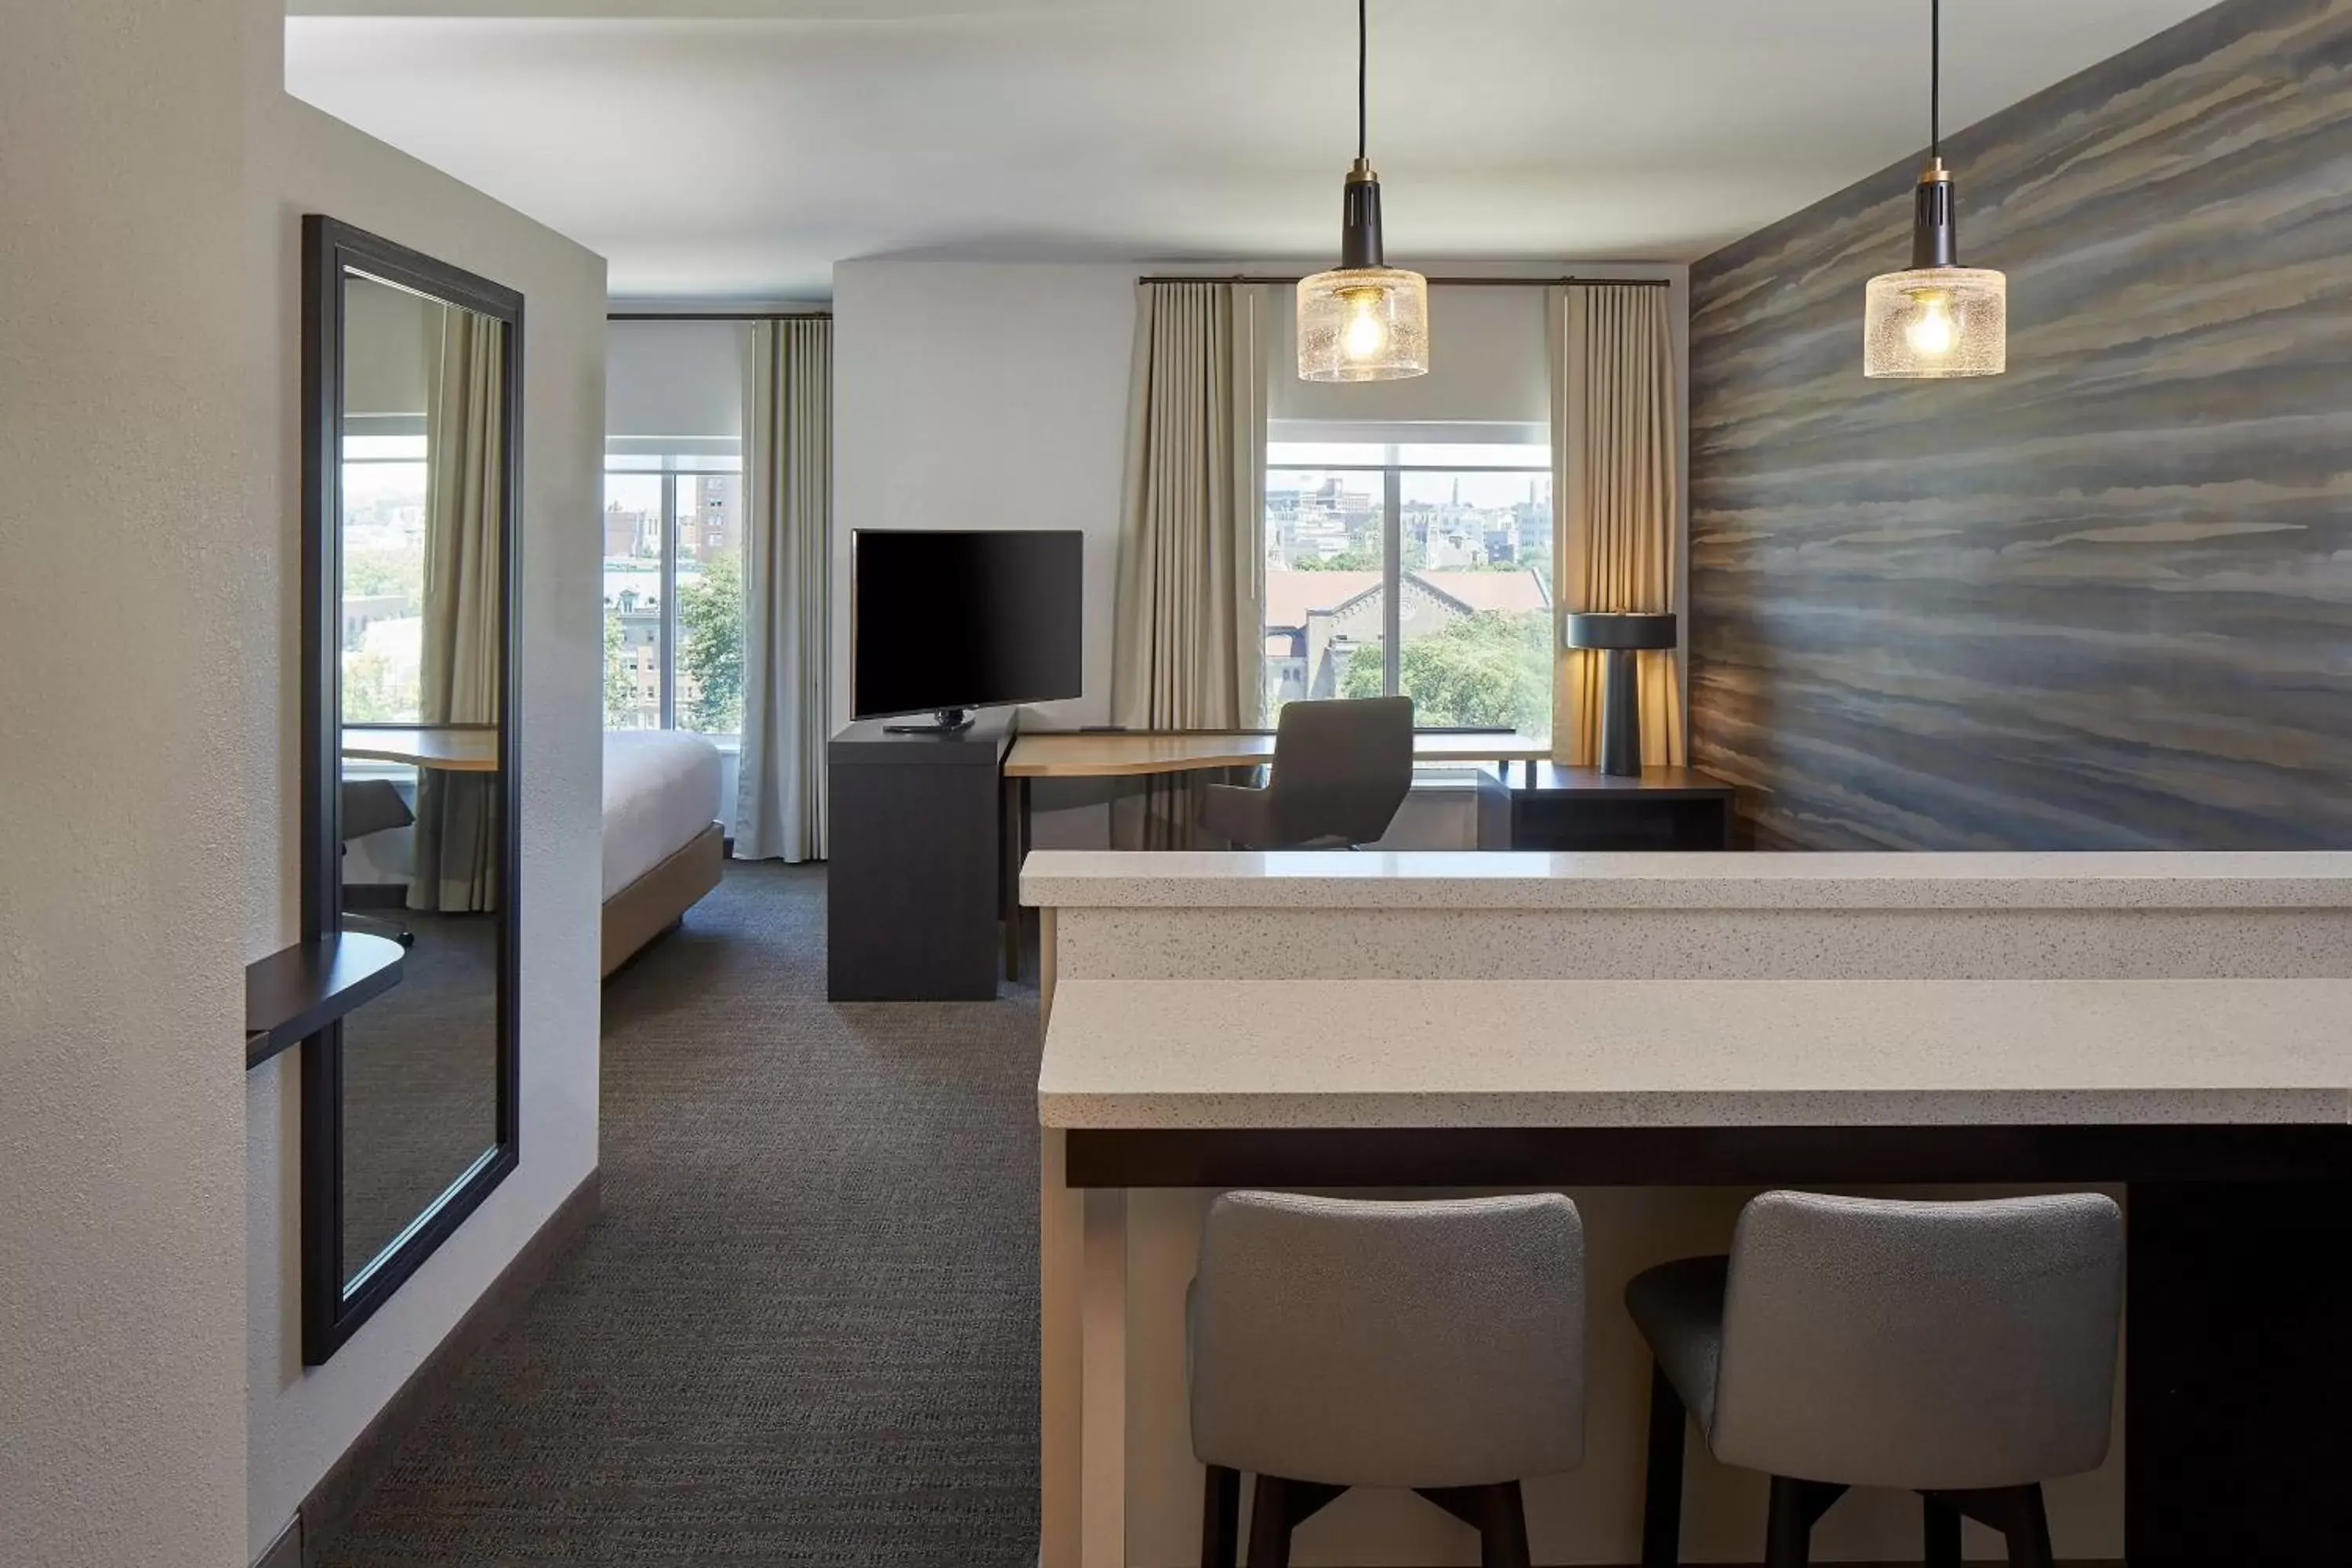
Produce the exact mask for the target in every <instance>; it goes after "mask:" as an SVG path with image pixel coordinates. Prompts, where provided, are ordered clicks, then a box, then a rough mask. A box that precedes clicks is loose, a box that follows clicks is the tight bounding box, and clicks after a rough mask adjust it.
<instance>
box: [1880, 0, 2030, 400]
mask: <svg viewBox="0 0 2352 1568" xmlns="http://www.w3.org/2000/svg"><path fill="white" fill-rule="evenodd" d="M1943 12H1944V7H1943V0H1928V8H1927V16H1928V22H1927V25H1928V28H1929V39H1930V41H1929V44H1928V51H1927V58H1928V88H1927V136H1928V149H1927V168H1926V169H1924V170H1922V171H1921V172H1920V174H1919V189H1918V194H1917V195H1916V197H1915V198H1914V201H1915V204H1916V205H1914V207H1913V210H1912V217H1911V267H1910V269H1909V270H1908V271H1904V272H1886V273H1881V274H1880V275H1879V276H1878V277H1875V278H1874V279H1871V280H1870V296H1869V301H1868V305H1867V307H1866V309H1865V310H1864V318H1863V331H1862V374H1864V375H1868V376H1901V377H1910V378H1914V379H1941V378H1945V377H1951V376H1963V375H1999V374H2000V373H2001V372H2002V371H2004V370H2006V369H2008V368H2009V279H2007V278H2005V277H2003V276H2002V275H2001V274H2000V273H1998V272H1994V271H1991V270H1990V269H1988V268H1981V267H1962V266H1961V265H1960V264H1959V218H1958V207H1957V205H1956V203H1955V202H1954V199H1953V195H1952V174H1951V171H1950V170H1948V169H1947V168H1945V167H1944V159H1943V151H1944V137H1943V111H1944V102H1943V98H1944V15H1943Z"/></svg>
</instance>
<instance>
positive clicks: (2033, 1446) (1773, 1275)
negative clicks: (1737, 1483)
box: [1625, 1193, 2124, 1568]
mask: <svg viewBox="0 0 2352 1568" xmlns="http://www.w3.org/2000/svg"><path fill="white" fill-rule="evenodd" d="M2123 1270H2124V1241H2123V1216H2122V1215H2121V1213H2120V1211H2118V1210H2117V1209H2116V1205H2115V1204H2114V1203H2113V1202H2111V1201H2110V1200H2108V1199H2106V1198H2105V1197H2102V1196H2099V1195H2097V1194H2061V1195H2056V1196H2050V1197H2032V1198H2010V1199H2000V1200H1994V1201H1985V1202H1969V1203H1912V1202H1898V1201H1894V1200H1887V1199H1873V1198H1845V1197H1825V1196H1817V1195H1813V1194H1803V1193H1768V1194H1764V1195H1763V1196H1761V1197H1759V1198H1757V1199H1756V1200H1755V1201H1753V1202H1752V1203H1750V1204H1749V1205H1748V1207H1747V1208H1746V1209H1745V1210H1744V1211H1743V1212H1742V1213H1741V1215H1740V1218H1739V1226H1738V1233H1737V1235H1736V1236H1735V1237H1734V1239H1733V1243H1732V1250H1731V1254H1730V1256H1729V1257H1727V1258H1685V1259H1683V1260H1682V1261H1680V1262H1676V1263H1669V1264H1665V1265H1664V1266H1663V1267H1660V1268H1654V1269H1651V1270H1650V1271H1648V1272H1647V1273H1644V1274H1643V1275H1641V1276H1639V1277H1638V1278H1636V1279H1634V1280H1633V1283H1632V1284H1631V1285H1630V1286H1628V1287H1627V1288H1626V1291H1625V1305H1626V1308H1627V1310H1628V1311H1630V1312H1631V1313H1632V1315H1633V1321H1634V1323H1635V1324H1636V1326H1638V1327H1639V1328H1640V1329H1641V1331H1642V1334H1643V1338H1644V1339H1646V1340H1647V1341H1648V1342H1649V1344H1650V1347H1651V1351H1652V1353H1653V1355H1654V1358H1655V1373H1654V1379H1653V1383H1652V1392H1651V1411H1650V1423H1651V1430H1650V1477H1649V1491H1650V1495H1649V1499H1648V1508H1647V1510H1646V1513H1645V1516H1644V1527H1643V1554H1642V1560H1643V1563H1644V1565H1645V1568H1661V1565H1663V1564H1665V1563H1673V1562H1675V1561H1676V1549H1677V1544H1678V1535H1679V1521H1680V1512H1681V1497H1682V1467H1683V1417H1684V1413H1685V1411H1686V1410H1687V1411H1688V1412H1689V1413H1690V1414H1691V1415H1694V1416H1696V1419H1697V1422H1698V1426H1699V1430H1700V1432H1701V1434H1702V1435H1703V1436H1705V1437H1706V1442H1707V1446H1708V1447H1709V1448H1710V1449H1712V1450H1713V1452H1714V1454H1715V1457H1716V1458H1717V1459H1719V1460H1721V1461H1722V1462H1724V1463H1725V1464H1729V1465H1738V1466H1742V1467H1744V1468H1748V1469H1756V1470H1762V1471H1765V1472H1766V1473H1768V1474H1769V1475H1770V1476H1771V1477H1772V1478H1773V1482H1772V1517H1771V1521H1770V1525H1769V1532H1768V1542H1767V1559H1766V1560H1767V1562H1768V1563H1771V1564H1774V1565H1775V1568H1780V1565H1784V1564H1801V1563H1804V1562H1805V1561H1806V1558H1807V1553H1808V1543H1809V1541H1810V1538H1811V1528H1812V1525H1813V1523H1814V1521H1816V1520H1818V1519H1819V1518H1820V1517H1821V1515H1822V1513H1823V1512H1824V1511H1826V1510H1828V1508H1829V1507H1830V1506H1831V1505H1832V1503H1834V1502H1835V1501H1836V1500H1837V1499H1838V1498H1839V1497H1840V1496H1842V1495H1843V1493H1844V1492H1845V1491H1846V1490H1847V1489H1849V1488H1852V1487H1857V1486H1861V1487H1886V1488H1895V1489H1904V1490H1910V1491H1916V1492H1919V1493H1920V1494H1921V1495H1922V1496H1923V1497H1924V1498H1925V1499H1926V1500H1927V1560H1928V1562H1930V1563H1958V1560H1959V1520H1960V1517H1961V1516H1963V1515H1965V1516H1967V1517H1969V1518H1974V1519H1978V1520H1980V1521H1983V1522H1985V1523H1987V1524H1990V1525H1991V1526H1992V1527H1993V1528H1995V1529H1997V1530H1999V1531H2001V1532H2002V1534H2003V1535H2004V1536H2005V1537H2006V1538H2007V1540H2008V1542H2009V1550H2010V1561H2011V1563H2021V1564H2032V1565H2037V1568H2046V1565H2047V1564H2048V1563H2049V1562H2050V1560H2051V1559H2050V1538H2049V1526H2048V1524H2047V1522H2046V1521H2045V1519H2044V1515H2043V1510H2042V1482H2043V1481H2046V1480H2052V1479H2057V1478H2058V1477H2061V1476H2069V1475H2074V1474H2077V1473H2079V1472H2082V1471H2084V1470H2089V1469H2095V1468H2097V1467H2098V1466H2099V1465H2100V1463H2101V1462H2103V1461H2104V1460H2105V1458H2106V1452H2107V1436H2108V1430H2109V1426H2110V1423H2111V1421H2112V1414H2113V1412H2112V1406H2113V1402H2114V1397H2115V1376H2116V1342H2117V1339H2118V1337H2119V1332H2120V1324H2121V1317H2122V1309H2123Z"/></svg>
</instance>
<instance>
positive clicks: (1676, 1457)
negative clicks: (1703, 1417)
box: [1642, 1363, 1690, 1568]
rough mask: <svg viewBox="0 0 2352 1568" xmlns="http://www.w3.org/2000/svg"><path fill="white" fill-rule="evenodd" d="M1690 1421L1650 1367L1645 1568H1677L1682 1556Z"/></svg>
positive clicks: (1660, 1372) (1644, 1497)
mask: <svg viewBox="0 0 2352 1568" xmlns="http://www.w3.org/2000/svg"><path fill="white" fill-rule="evenodd" d="M1689 1424H1690V1417H1689V1416H1688V1415H1686V1414H1685V1412H1684V1410H1683V1397H1682V1395H1681V1394H1676V1393H1675V1385H1674V1384H1672V1383H1670V1382H1668V1381H1667V1379H1666V1373H1665V1369H1664V1367H1661V1366H1659V1365H1657V1364H1655V1363H1652V1365H1651V1367H1650V1464H1649V1473H1648V1476H1647V1479H1644V1480H1643V1492H1642V1568H1675V1564H1676V1563H1680V1562H1681V1561H1682V1552H1683V1449H1684V1445H1685V1441H1686V1440H1687V1439H1686V1437H1685V1429H1686V1428H1687V1427H1688V1426H1689Z"/></svg>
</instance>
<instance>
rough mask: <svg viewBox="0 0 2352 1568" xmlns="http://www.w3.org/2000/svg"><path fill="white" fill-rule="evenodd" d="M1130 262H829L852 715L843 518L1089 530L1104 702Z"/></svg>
mask: <svg viewBox="0 0 2352 1568" xmlns="http://www.w3.org/2000/svg"><path fill="white" fill-rule="evenodd" d="M1135 276H1136V268H1134V266H1132V265H1131V264H1129V265H1119V266H1111V265H1096V266H1058V265H1041V264H1029V263H1011V264H997V263H987V262H962V261H951V262H933V261H850V262H844V263H842V264H841V265H840V266H838V267H836V268H835V269H834V280H833V289H834V292H833V316H834V327H833V331H834V373H833V374H834V393H833V414H834V447H833V453H834V458H833V483H834V539H833V562H834V601H833V602H834V615H833V711H834V719H835V723H836V724H838V723H843V722H846V721H847V719H848V716H849V710H850V709H849V535H850V531H852V530H854V529H860V528H1075V529H1078V530H1080V531H1083V532H1084V533H1085V534H1086V643H1085V648H1086V653H1085V658H1086V684H1085V688H1084V690H1085V695H1084V696H1082V697H1080V698H1079V699H1078V700H1076V701H1073V702H1050V703H1045V704H1041V705H1040V706H1039V707H1038V709H1037V710H1036V711H1037V712H1038V714H1039V715H1040V716H1041V717H1042V718H1044V719H1045V720H1046V721H1049V722H1055V723H1087V724H1099V723H1102V722H1104V721H1107V720H1108V718H1109V715H1110V623H1111V601H1112V597H1113V595H1114V594H1115V592H1116V587H1117V584H1118V512H1119V485H1120V465H1121V463H1122V461H1123V454H1124V450H1125V445H1126V440H1127V380H1128V360H1129V355H1130V353H1131V352H1132V349H1133V344H1134V337H1135Z"/></svg>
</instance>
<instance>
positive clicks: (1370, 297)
mask: <svg viewBox="0 0 2352 1568" xmlns="http://www.w3.org/2000/svg"><path fill="white" fill-rule="evenodd" d="M1365 3H1366V0H1356V162H1355V165H1354V167H1352V168H1350V169H1349V171H1348V183H1347V185H1346V186H1345V187H1344V191H1343V194H1342V195H1341V197H1340V207H1339V266H1338V267H1337V268H1334V269H1333V270H1331V271H1329V272H1318V273H1317V274H1315V276H1313V277H1312V278H1302V279H1299V281H1298V375H1299V379H1300V380H1302V381H1402V380H1403V379H1404V378H1405V377H1406V376H1409V375H1426V374H1429V280H1428V279H1425V278H1423V276H1422V275H1421V274H1420V273H1418V272H1406V271H1403V270H1402V269H1400V268H1394V267H1391V266H1389V265H1388V264H1387V260H1386V258H1384V257H1383V256H1382V255H1381V177H1380V176H1379V175H1378V174H1374V173H1372V165H1371V163H1370V161H1369V160H1368V159H1367V158H1366V157H1365V156H1364V150H1365V137H1364V128H1365V121H1366V120H1367V118H1368V115H1367V113H1366V107H1367V104H1368V102H1369V95H1368V89H1367V81H1368V79H1369V72H1368V66H1369V64H1370V57H1369V45H1368V42H1367V38H1366V19H1365V15H1364V7H1365Z"/></svg>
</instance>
